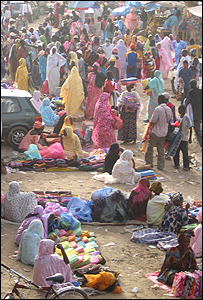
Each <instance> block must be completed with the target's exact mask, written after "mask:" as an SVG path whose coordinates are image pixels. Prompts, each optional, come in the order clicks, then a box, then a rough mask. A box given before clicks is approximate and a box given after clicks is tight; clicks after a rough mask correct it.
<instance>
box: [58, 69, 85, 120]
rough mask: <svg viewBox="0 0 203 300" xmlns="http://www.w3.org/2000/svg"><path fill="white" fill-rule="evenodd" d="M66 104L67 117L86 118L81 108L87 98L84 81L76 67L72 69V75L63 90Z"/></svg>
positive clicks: (62, 95) (62, 94)
mask: <svg viewBox="0 0 203 300" xmlns="http://www.w3.org/2000/svg"><path fill="white" fill-rule="evenodd" d="M60 96H61V97H62V98H63V102H64V103H65V111H66V112H67V115H71V116H73V117H74V116H75V115H76V117H84V111H83V110H82V109H81V108H80V106H81V104H82V101H83V100H84V98H85V94H84V89H83V84H82V79H81V77H80V75H79V72H78V68H77V67H76V66H74V67H73V68H72V69H71V75H70V76H68V78H67V79H66V81H65V82H64V84H63V85H62V88H61V95H60Z"/></svg>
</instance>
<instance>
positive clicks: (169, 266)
mask: <svg viewBox="0 0 203 300" xmlns="http://www.w3.org/2000/svg"><path fill="white" fill-rule="evenodd" d="M191 236H194V232H193V230H191V229H187V230H181V232H180V233H179V236H178V242H179V245H178V246H177V247H172V248H170V249H169V250H168V251H167V252H166V256H165V260H164V263H163V265H162V267H161V271H160V272H159V275H158V278H157V280H158V281H159V282H162V283H164V284H168V285H171V286H172V284H173V280H174V277H175V274H176V273H178V272H181V271H190V272H194V271H195V270H198V266H197V262H196V259H195V254H194V251H193V250H192V249H191V248H190V246H189V245H190V238H191Z"/></svg>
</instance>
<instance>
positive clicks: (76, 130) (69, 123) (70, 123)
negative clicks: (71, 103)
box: [59, 115, 85, 145]
mask: <svg viewBox="0 0 203 300" xmlns="http://www.w3.org/2000/svg"><path fill="white" fill-rule="evenodd" d="M66 126H70V127H72V129H73V133H75V134H76V135H77V136H78V137H79V139H80V143H81V145H84V144H85V139H84V138H83V136H82V134H81V132H80V129H79V128H75V127H74V126H73V117H72V116H71V115H69V116H66V117H65V119H64V123H63V126H62V128H61V130H60V132H59V134H62V133H63V131H64V129H65V128H66Z"/></svg>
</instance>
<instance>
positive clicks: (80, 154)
mask: <svg viewBox="0 0 203 300" xmlns="http://www.w3.org/2000/svg"><path fill="white" fill-rule="evenodd" d="M62 146H63V149H64V154H65V156H66V157H67V159H77V158H86V157H88V156H89V153H88V152H85V151H83V150H82V147H81V143H80V140H79V137H78V136H77V135H76V134H75V133H73V129H72V127H70V126H66V127H65V129H64V130H63V134H62Z"/></svg>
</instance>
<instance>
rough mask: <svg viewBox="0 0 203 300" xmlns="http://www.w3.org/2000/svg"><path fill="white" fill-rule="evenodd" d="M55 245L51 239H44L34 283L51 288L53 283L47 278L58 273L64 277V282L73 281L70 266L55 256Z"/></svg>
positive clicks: (41, 243)
mask: <svg viewBox="0 0 203 300" xmlns="http://www.w3.org/2000/svg"><path fill="white" fill-rule="evenodd" d="M54 245H55V243H54V241H52V240H50V239H43V240H41V242H40V243H39V247H38V252H37V256H36V258H35V264H34V270H33V282H34V283H35V284H37V285H40V286H43V287H45V286H50V285H51V281H46V277H48V276H52V275H54V274H56V273H61V274H62V275H63V276H64V282H70V281H72V280H73V279H72V273H71V268H70V265H66V263H65V262H64V261H63V259H61V258H60V257H57V255H53V253H54Z"/></svg>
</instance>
